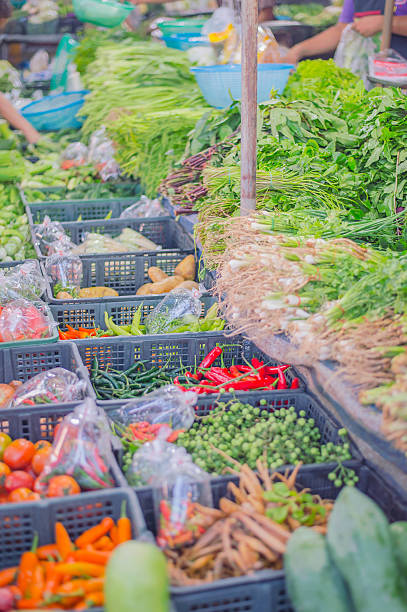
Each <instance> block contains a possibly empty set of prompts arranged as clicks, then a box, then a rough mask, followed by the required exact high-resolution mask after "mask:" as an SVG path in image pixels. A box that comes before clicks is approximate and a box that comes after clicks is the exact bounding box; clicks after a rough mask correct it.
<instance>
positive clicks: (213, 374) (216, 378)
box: [205, 367, 236, 384]
mask: <svg viewBox="0 0 407 612" xmlns="http://www.w3.org/2000/svg"><path fill="white" fill-rule="evenodd" d="M205 376H206V378H208V379H209V380H212V381H213V382H216V383H218V384H222V383H224V382H228V381H229V380H233V379H234V378H236V377H235V376H233V375H232V374H231V373H230V372H229V370H228V369H227V368H215V367H214V368H211V369H210V370H209V371H208V372H205Z"/></svg>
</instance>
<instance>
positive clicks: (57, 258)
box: [45, 253, 83, 298]
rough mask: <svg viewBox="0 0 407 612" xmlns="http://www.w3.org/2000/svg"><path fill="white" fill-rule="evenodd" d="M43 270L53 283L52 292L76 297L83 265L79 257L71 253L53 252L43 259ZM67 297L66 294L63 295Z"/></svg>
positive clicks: (80, 282)
mask: <svg viewBox="0 0 407 612" xmlns="http://www.w3.org/2000/svg"><path fill="white" fill-rule="evenodd" d="M45 272H46V273H47V275H48V276H49V277H50V279H51V281H52V283H53V284H54V292H55V293H56V295H57V297H58V293H60V292H62V293H65V292H66V293H67V294H70V297H71V298H72V297H77V295H78V293H79V290H80V288H81V284H82V277H83V267H82V261H81V259H80V257H78V256H76V255H72V254H71V253H68V254H63V253H54V254H53V255H50V256H49V257H47V258H46V260H45ZM64 297H68V296H64Z"/></svg>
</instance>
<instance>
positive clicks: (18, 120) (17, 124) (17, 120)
mask: <svg viewBox="0 0 407 612" xmlns="http://www.w3.org/2000/svg"><path fill="white" fill-rule="evenodd" d="M0 115H1V116H2V117H4V119H5V120H6V121H8V122H9V123H10V125H12V126H13V127H14V128H16V129H17V130H20V131H21V132H22V133H23V134H24V136H25V137H26V138H27V140H28V142H29V143H30V144H35V143H36V142H37V141H38V140H39V139H40V134H39V133H38V132H37V130H36V129H35V128H34V127H33V126H32V125H31V123H29V122H28V121H27V119H24V117H23V116H22V115H21V114H20V113H19V112H18V110H17V109H16V108H14V106H13V105H12V103H11V102H10V100H8V99H7V98H6V96H5V95H3V94H2V93H0Z"/></svg>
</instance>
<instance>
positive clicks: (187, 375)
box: [184, 372, 202, 381]
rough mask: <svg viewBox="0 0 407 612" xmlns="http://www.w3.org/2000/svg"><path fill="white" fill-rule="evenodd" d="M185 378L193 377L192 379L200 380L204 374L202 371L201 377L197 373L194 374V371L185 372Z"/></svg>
mask: <svg viewBox="0 0 407 612" xmlns="http://www.w3.org/2000/svg"><path fill="white" fill-rule="evenodd" d="M184 376H185V378H186V379H187V380H188V379H189V378H192V380H194V381H200V380H201V378H202V374H201V373H200V377H199V376H198V375H197V374H192V372H185V374H184Z"/></svg>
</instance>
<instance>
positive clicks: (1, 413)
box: [0, 402, 127, 499]
mask: <svg viewBox="0 0 407 612" xmlns="http://www.w3.org/2000/svg"><path fill="white" fill-rule="evenodd" d="M78 403H79V402H77V404H78ZM72 410H73V406H72V405H71V404H53V405H49V404H47V407H43V406H30V407H27V408H21V407H19V408H17V409H13V410H7V409H6V410H4V409H3V410H0V432H2V433H6V434H8V435H9V436H10V437H11V438H12V439H13V440H15V439H17V438H26V439H27V440H30V441H31V442H34V443H35V442H38V441H39V440H48V442H52V440H53V438H54V431H55V428H56V426H57V425H58V424H59V423H60V422H61V421H62V419H63V418H64V417H65V416H66V415H67V414H69V413H70V412H72ZM110 472H111V474H112V476H113V479H114V481H115V484H116V486H118V487H123V486H127V481H126V479H125V477H124V476H123V473H122V471H121V469H120V467H119V465H118V464H117V462H116V459H115V457H114V455H113V457H112V462H111V464H110ZM110 490H111V489H110ZM80 495H83V493H81V494H80ZM78 499H79V498H78Z"/></svg>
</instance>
